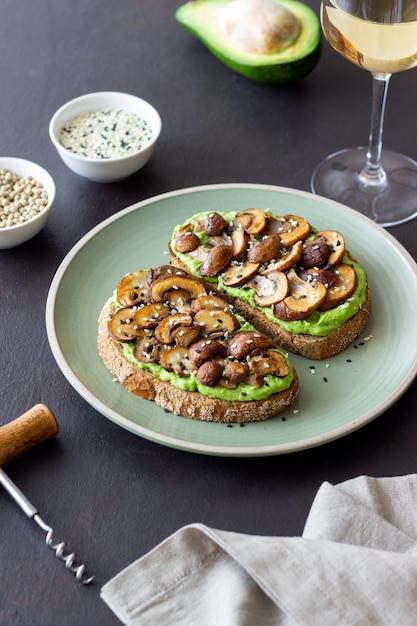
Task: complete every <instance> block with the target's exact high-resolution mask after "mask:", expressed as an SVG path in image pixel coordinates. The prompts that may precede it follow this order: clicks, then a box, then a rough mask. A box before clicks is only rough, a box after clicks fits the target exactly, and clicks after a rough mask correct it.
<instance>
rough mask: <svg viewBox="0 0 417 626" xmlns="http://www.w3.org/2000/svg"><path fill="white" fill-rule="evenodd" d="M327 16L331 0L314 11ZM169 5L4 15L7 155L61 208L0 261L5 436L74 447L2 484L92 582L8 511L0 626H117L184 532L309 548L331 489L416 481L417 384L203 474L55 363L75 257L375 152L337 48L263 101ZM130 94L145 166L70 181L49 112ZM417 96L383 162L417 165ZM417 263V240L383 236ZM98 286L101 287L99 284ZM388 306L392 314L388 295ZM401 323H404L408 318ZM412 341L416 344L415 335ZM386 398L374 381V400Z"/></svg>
mask: <svg viewBox="0 0 417 626" xmlns="http://www.w3.org/2000/svg"><path fill="white" fill-rule="evenodd" d="M307 4H309V5H310V6H311V7H312V8H313V9H314V10H315V11H316V12H317V13H318V10H319V2H318V0H310V1H309V2H307ZM179 5H180V2H178V1H177V2H175V1H174V0H164V2H157V1H155V0H135V1H134V0H123V1H122V2H115V1H114V0H113V1H110V0H60V1H59V2H57V1H56V0H37V1H36V2H33V0H3V2H2V5H1V11H0V47H1V61H0V85H1V90H0V94H1V96H0V144H1V148H0V153H1V155H4V156H6V155H7V156H16V157H22V158H27V159H31V160H34V161H36V162H38V163H39V164H40V165H42V166H44V167H45V168H46V169H47V170H48V171H49V172H50V173H51V175H52V176H53V178H54V180H55V183H56V186H57V195H56V201H55V207H54V210H53V213H52V214H51V217H50V219H49V221H48V223H47V225H46V227H45V228H44V230H43V231H42V232H41V233H40V234H39V235H37V236H36V237H34V238H33V239H32V240H31V241H29V242H27V243H25V244H23V245H21V246H19V247H16V248H14V249H10V250H2V251H0V337H1V344H0V346H1V347H0V354H1V357H0V358H1V371H0V397H1V413H0V424H6V423H7V422H9V421H11V420H12V419H14V418H16V417H17V416H18V415H20V414H22V413H24V412H25V411H26V410H27V409H29V408H30V407H31V406H32V405H33V404H35V403H37V402H43V403H45V404H47V405H48V406H49V407H50V408H51V409H52V410H53V412H54V413H55V415H56V417H57V420H58V423H59V427H60V432H59V436H58V438H57V439H55V440H51V441H48V442H44V443H42V444H40V445H39V446H37V447H36V448H33V449H32V450H30V451H26V452H25V453H24V454H22V455H21V456H19V457H17V458H15V459H13V460H12V461H10V462H9V463H8V464H7V465H6V467H5V469H6V470H7V472H8V474H9V476H10V477H11V478H12V479H13V480H14V481H15V482H16V483H17V484H18V485H19V487H20V488H21V489H22V490H23V491H24V492H25V494H26V495H27V496H28V497H29V498H30V499H31V500H32V501H33V502H34V503H36V506H37V507H39V510H40V512H41V515H42V517H43V518H44V519H45V520H46V521H47V522H48V523H49V524H50V525H51V526H53V527H54V529H55V531H56V536H57V538H58V539H59V540H64V541H66V542H67V543H68V547H69V548H71V549H73V550H74V551H75V552H76V553H77V557H80V559H82V560H84V561H85V562H86V563H87V564H88V566H89V569H90V570H91V571H93V572H94V573H95V575H96V581H95V583H94V584H93V585H91V586H88V587H83V586H81V585H79V584H78V583H77V581H76V580H75V578H74V577H73V576H72V575H71V574H70V573H68V572H66V571H65V568H64V566H63V565H62V564H61V563H59V562H58V561H57V560H56V559H55V558H54V555H53V553H52V552H50V551H49V550H48V548H47V547H46V546H45V545H44V537H43V533H42V532H41V531H40V529H39V528H38V527H37V526H36V525H35V524H34V523H33V522H31V521H30V520H29V519H28V518H27V517H26V516H25V515H24V514H23V513H22V512H21V511H20V509H19V508H18V507H17V506H16V504H15V503H14V502H13V501H12V500H11V498H10V497H9V496H8V495H7V494H6V493H5V492H4V491H0V511H1V513H0V623H1V624H2V625H7V626H8V625H20V626H34V625H38V626H57V625H59V626H74V625H76V624H77V625H84V624H100V625H101V626H112V625H116V624H117V623H119V621H118V620H117V618H116V617H115V616H114V615H113V614H112V613H111V611H110V610H109V609H108V608H107V606H106V605H105V604H104V603H103V601H102V600H101V599H100V588H101V586H102V585H103V584H104V583H105V582H106V581H108V580H109V579H110V578H111V577H112V576H114V575H115V574H116V573H118V572H119V571H120V570H121V569H122V568H124V567H125V566H127V565H128V564H129V563H131V562H132V561H133V560H134V559H136V558H138V557H140V556H142V555H144V554H145V553H146V552H147V551H149V550H150V549H152V548H153V547H154V546H155V545H157V544H158V543H159V542H160V541H161V540H163V539H164V538H165V537H167V536H168V535H169V534H171V533H172V532H174V531H176V530H177V529H179V528H180V527H181V526H183V525H185V524H188V523H191V522H202V523H205V524H207V525H209V526H212V527H216V528H221V529H225V530H233V531H236V532H242V533H250V534H260V535H283V536H290V535H300V534H301V532H302V530H303V526H304V522H305V520H306V517H307V514H308V511H309V508H310V505H311V503H312V501H313V498H314V495H315V493H316V491H317V489H318V488H319V486H320V484H321V483H322V482H323V481H325V480H327V481H330V482H332V483H335V482H339V481H343V480H346V479H349V478H353V477H355V476H357V475H360V474H368V475H372V476H395V475H401V474H407V473H412V472H414V471H415V470H416V467H417V463H416V452H417V447H416V445H417V444H416V442H417V404H416V401H415V397H416V390H417V387H416V383H415V382H414V383H413V384H412V385H411V387H410V388H409V389H408V390H407V391H406V393H404V395H403V396H402V397H401V398H400V399H398V401H397V402H396V403H395V404H394V405H393V406H392V407H391V408H390V409H389V410H387V411H386V412H385V413H384V414H383V415H381V416H380V417H378V419H376V420H374V421H373V422H371V423H370V424H368V425H367V426H365V427H364V428H361V429H360V430H358V431H356V432H354V433H352V434H350V435H348V436H346V437H344V438H342V439H339V440H337V441H334V442H332V443H327V444H326V445H323V446H321V447H317V448H314V449H311V450H306V451H302V452H296V453H292V454H285V455H277V456H270V457H258V458H226V457H217V456H209V455H207V456H203V455H199V454H195V453H191V452H184V451H179V450H176V449H173V448H169V447H165V446H162V445H159V444H157V443H153V442H151V441H148V440H145V439H143V438H141V437H138V436H136V435H134V434H132V433H130V432H128V431H126V430H124V429H122V428H120V427H119V426H118V425H116V424H114V423H113V422H111V421H109V420H107V419H106V418H105V417H104V416H103V415H101V414H100V413H99V412H97V411H96V410H95V409H93V408H92V407H91V406H90V405H89V404H88V403H87V402H86V401H85V400H84V399H83V398H82V397H81V396H80V395H78V393H77V392H76V391H75V390H74V389H73V388H72V386H71V385H70V384H69V383H68V382H67V379H66V378H65V377H64V375H63V374H62V373H61V370H60V369H59V367H58V365H57V363H56V361H55V359H54V357H53V354H52V352H51V349H50V346H49V343H48V340H47V334H46V326H45V303H46V298H47V295H48V290H49V287H50V284H51V281H52V279H53V276H54V274H55V272H56V270H57V268H58V267H59V265H60V263H61V261H62V260H63V259H64V257H65V256H66V254H67V253H68V252H69V251H70V250H71V249H72V247H73V246H74V245H75V244H76V243H77V241H78V240H79V239H80V238H81V237H82V236H83V235H85V234H86V233H88V232H89V231H90V230H91V229H92V228H93V227H95V226H96V225H97V224H99V223H100V222H101V221H103V220H104V219H106V218H108V217H109V216H111V215H113V214H114V213H116V212H118V211H120V210H122V209H124V208H125V207H128V206H130V205H132V204H133V203H136V202H139V201H141V200H144V199H146V198H150V197H152V196H155V195H157V194H160V193H164V192H169V191H172V190H175V189H181V188H187V187H191V186H195V185H206V184H215V183H246V182H247V183H262V184H268V185H278V186H284V187H291V188H296V189H300V190H304V191H309V190H310V177H311V174H312V171H313V170H314V168H315V166H316V165H317V164H318V163H319V162H320V161H321V160H322V159H323V158H324V157H325V156H326V155H327V154H329V153H331V152H334V151H336V150H338V149H341V148H344V147H348V146H353V145H362V144H363V143H364V142H366V140H367V136H368V129H369V120H370V104H371V78H370V75H369V74H368V73H367V72H364V71H362V70H360V69H359V68H356V67H354V66H353V65H350V64H349V63H347V62H346V61H345V60H343V59H342V58H341V57H339V55H337V54H336V53H335V52H334V51H333V50H332V49H331V48H330V46H329V45H328V44H327V43H326V42H325V43H324V45H323V54H322V57H321V60H320V63H319V65H318V67H317V68H316V70H315V71H314V72H313V73H312V74H311V75H310V76H309V77H307V78H305V79H304V80H302V81H300V82H298V83H296V84H291V85H285V86H271V85H265V84H260V83H255V82H253V81H250V80H249V79H246V78H244V77H242V76H239V75H238V74H236V73H234V72H232V71H231V70H229V69H228V68H227V67H225V66H224V65H222V64H221V63H220V62H219V61H218V60H217V59H216V58H215V57H214V56H213V55H211V54H210V53H209V52H208V51H207V49H206V48H204V46H203V45H202V44H201V43H200V42H199V41H198V40H197V39H195V38H194V37H192V36H191V35H190V34H189V33H187V32H186V31H185V30H184V29H183V28H182V27H181V26H180V25H179V24H178V23H177V22H176V21H175V19H174V13H175V10H176V8H177V7H178V6H179ZM101 90H115V91H126V92H129V93H134V94H136V95H138V96H141V97H143V98H145V99H147V100H149V101H150V102H152V103H153V104H154V106H156V108H157V109H158V110H159V112H160V114H161V117H162V121H163V131H162V134H161V138H160V141H159V143H158V146H157V148H156V150H155V152H154V155H153V157H152V159H151V161H150V162H149V164H148V165H147V166H146V167H145V168H144V169H143V170H142V171H141V172H139V173H137V174H136V175H133V176H132V177H131V178H129V179H128V180H126V181H124V182H119V183H114V184H98V183H93V182H90V181H88V180H86V179H83V178H81V177H79V176H77V175H75V174H73V173H72V172H71V171H70V170H69V169H67V167H66V166H65V165H64V164H63V163H62V161H61V160H60V159H59V157H58V155H57V154H56V152H55V150H54V148H53V146H52V144H51V142H50V140H49V137H48V124H49V120H50V118H51V116H52V115H53V113H54V112H55V110H56V109H57V108H58V107H59V106H61V105H62V104H63V103H64V102H66V101H67V100H69V99H71V98H74V97H76V96H78V95H81V94H83V93H87V92H91V91H101ZM416 103H417V79H416V74H415V72H413V71H410V72H405V73H403V74H399V75H396V76H394V77H393V79H392V82H391V86H390V93H389V97H388V104H387V111H386V123H385V145H386V147H389V148H390V149H392V150H398V151H402V152H404V153H406V154H408V155H409V156H410V157H412V158H414V159H416V158H417V123H416V115H415V111H416ZM389 230H390V232H391V234H392V235H394V237H396V238H397V239H398V240H399V242H400V243H401V244H402V245H403V246H404V247H405V248H406V249H407V250H408V251H409V252H410V253H411V254H412V255H413V256H414V258H415V257H416V254H417V221H413V222H409V223H408V224H404V225H401V226H397V227H394V228H390V229H389ZM86 272H88V268H86ZM387 297H388V295H387ZM398 306H401V304H400V303H399V304H398ZM409 330H410V341H414V342H415V341H416V329H415V328H413V329H409ZM364 384H369V385H371V384H372V374H371V373H370V374H369V377H368V378H367V379H366V380H364Z"/></svg>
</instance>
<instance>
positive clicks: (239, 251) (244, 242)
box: [231, 228, 249, 259]
mask: <svg viewBox="0 0 417 626" xmlns="http://www.w3.org/2000/svg"><path fill="white" fill-rule="evenodd" d="M231 240H232V248H233V257H232V258H233V259H240V258H241V257H242V256H243V255H244V254H245V252H246V249H247V247H248V242H249V235H248V234H247V233H246V232H245V231H244V230H243V228H236V229H235V230H233V231H232V234H231Z"/></svg>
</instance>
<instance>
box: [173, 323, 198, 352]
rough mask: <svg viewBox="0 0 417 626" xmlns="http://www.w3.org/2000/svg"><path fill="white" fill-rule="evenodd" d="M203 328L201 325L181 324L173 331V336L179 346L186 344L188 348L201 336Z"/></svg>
mask: <svg viewBox="0 0 417 626" xmlns="http://www.w3.org/2000/svg"><path fill="white" fill-rule="evenodd" d="M201 330H202V327H201V326H179V327H178V328H175V329H174V330H173V331H172V333H171V337H172V339H173V340H174V341H175V343H176V344H177V346H186V347H187V348H188V347H189V346H191V344H193V343H195V342H196V341H197V339H198V338H199V337H200V335H201Z"/></svg>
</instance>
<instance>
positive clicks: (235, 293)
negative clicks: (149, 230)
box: [171, 211, 367, 337]
mask: <svg viewBox="0 0 417 626" xmlns="http://www.w3.org/2000/svg"><path fill="white" fill-rule="evenodd" d="M265 212H266V213H267V214H270V215H272V213H271V212H270V211H265ZM207 213H208V212H205V213H197V214H196V215H194V216H193V217H192V218H191V219H190V220H189V221H190V222H191V221H192V220H194V219H199V218H202V217H204V216H205V215H207ZM237 213H238V211H235V212H230V213H222V215H223V217H224V218H225V220H226V221H228V222H231V221H232V220H233V219H234V217H235V216H236V214H237ZM178 228H180V226H177V227H176V228H175V229H174V233H173V236H172V239H171V248H172V250H173V252H175V254H176V256H177V257H178V258H179V259H180V260H181V261H182V262H183V263H184V264H185V265H186V266H187V267H188V269H189V270H190V272H191V273H192V274H193V275H194V276H199V274H198V268H199V266H200V265H201V262H200V261H196V260H194V259H192V258H191V257H189V256H187V255H186V254H183V253H181V252H177V251H176V250H175V233H176V231H177V230H178ZM196 234H197V235H199V236H200V238H201V240H202V243H204V239H205V233H204V235H203V236H201V233H196ZM343 262H344V263H347V264H349V265H352V267H353V268H354V270H355V273H356V277H357V281H358V284H357V287H356V290H355V292H354V293H353V295H352V296H351V297H350V298H349V299H348V300H346V302H344V303H342V304H339V306H337V307H335V308H334V309H329V310H328V311H314V312H313V313H312V314H311V315H310V316H309V317H308V318H307V319H305V320H299V321H294V322H285V321H284V320H280V319H278V318H277V317H275V316H274V314H273V313H272V309H271V308H270V307H268V308H264V307H259V306H257V305H256V304H255V302H254V295H255V291H254V290H253V289H250V288H247V289H241V288H239V287H226V286H225V285H223V283H222V281H221V277H220V278H219V279H218V285H219V287H220V288H221V289H222V290H223V291H225V292H226V293H227V294H228V295H229V296H232V297H233V298H239V299H240V300H245V301H246V302H249V304H251V306H253V307H254V308H255V309H258V310H260V311H262V312H263V313H264V314H265V315H266V317H267V318H268V319H269V320H270V321H271V322H273V323H274V324H278V325H279V326H281V328H283V329H284V330H286V331H288V332H290V333H294V334H302V335H313V336H314V337H325V336H326V335H328V334H329V333H330V332H331V331H332V330H335V329H336V328H339V327H340V326H343V324H344V323H345V322H347V320H348V319H350V318H351V317H353V316H354V315H356V313H357V312H358V311H359V309H360V308H361V307H362V305H363V304H364V303H365V301H366V288H367V279H366V273H365V272H364V270H363V269H362V267H361V266H360V265H359V263H356V262H353V261H351V260H350V259H349V258H348V257H347V256H346V255H345V257H344V259H343Z"/></svg>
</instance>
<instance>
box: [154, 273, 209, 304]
mask: <svg viewBox="0 0 417 626" xmlns="http://www.w3.org/2000/svg"><path fill="white" fill-rule="evenodd" d="M173 289H181V290H182V291H186V292H187V293H189V294H190V297H191V298H198V296H202V295H204V293H205V292H206V290H205V287H204V284H203V283H202V281H201V280H199V279H198V278H195V277H194V276H188V275H187V274H180V275H173V276H161V277H160V278H157V279H156V280H154V281H153V282H152V283H151V285H150V287H149V293H148V300H149V301H150V302H162V301H163V300H165V298H166V295H167V293H168V292H171V291H172V290H173Z"/></svg>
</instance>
